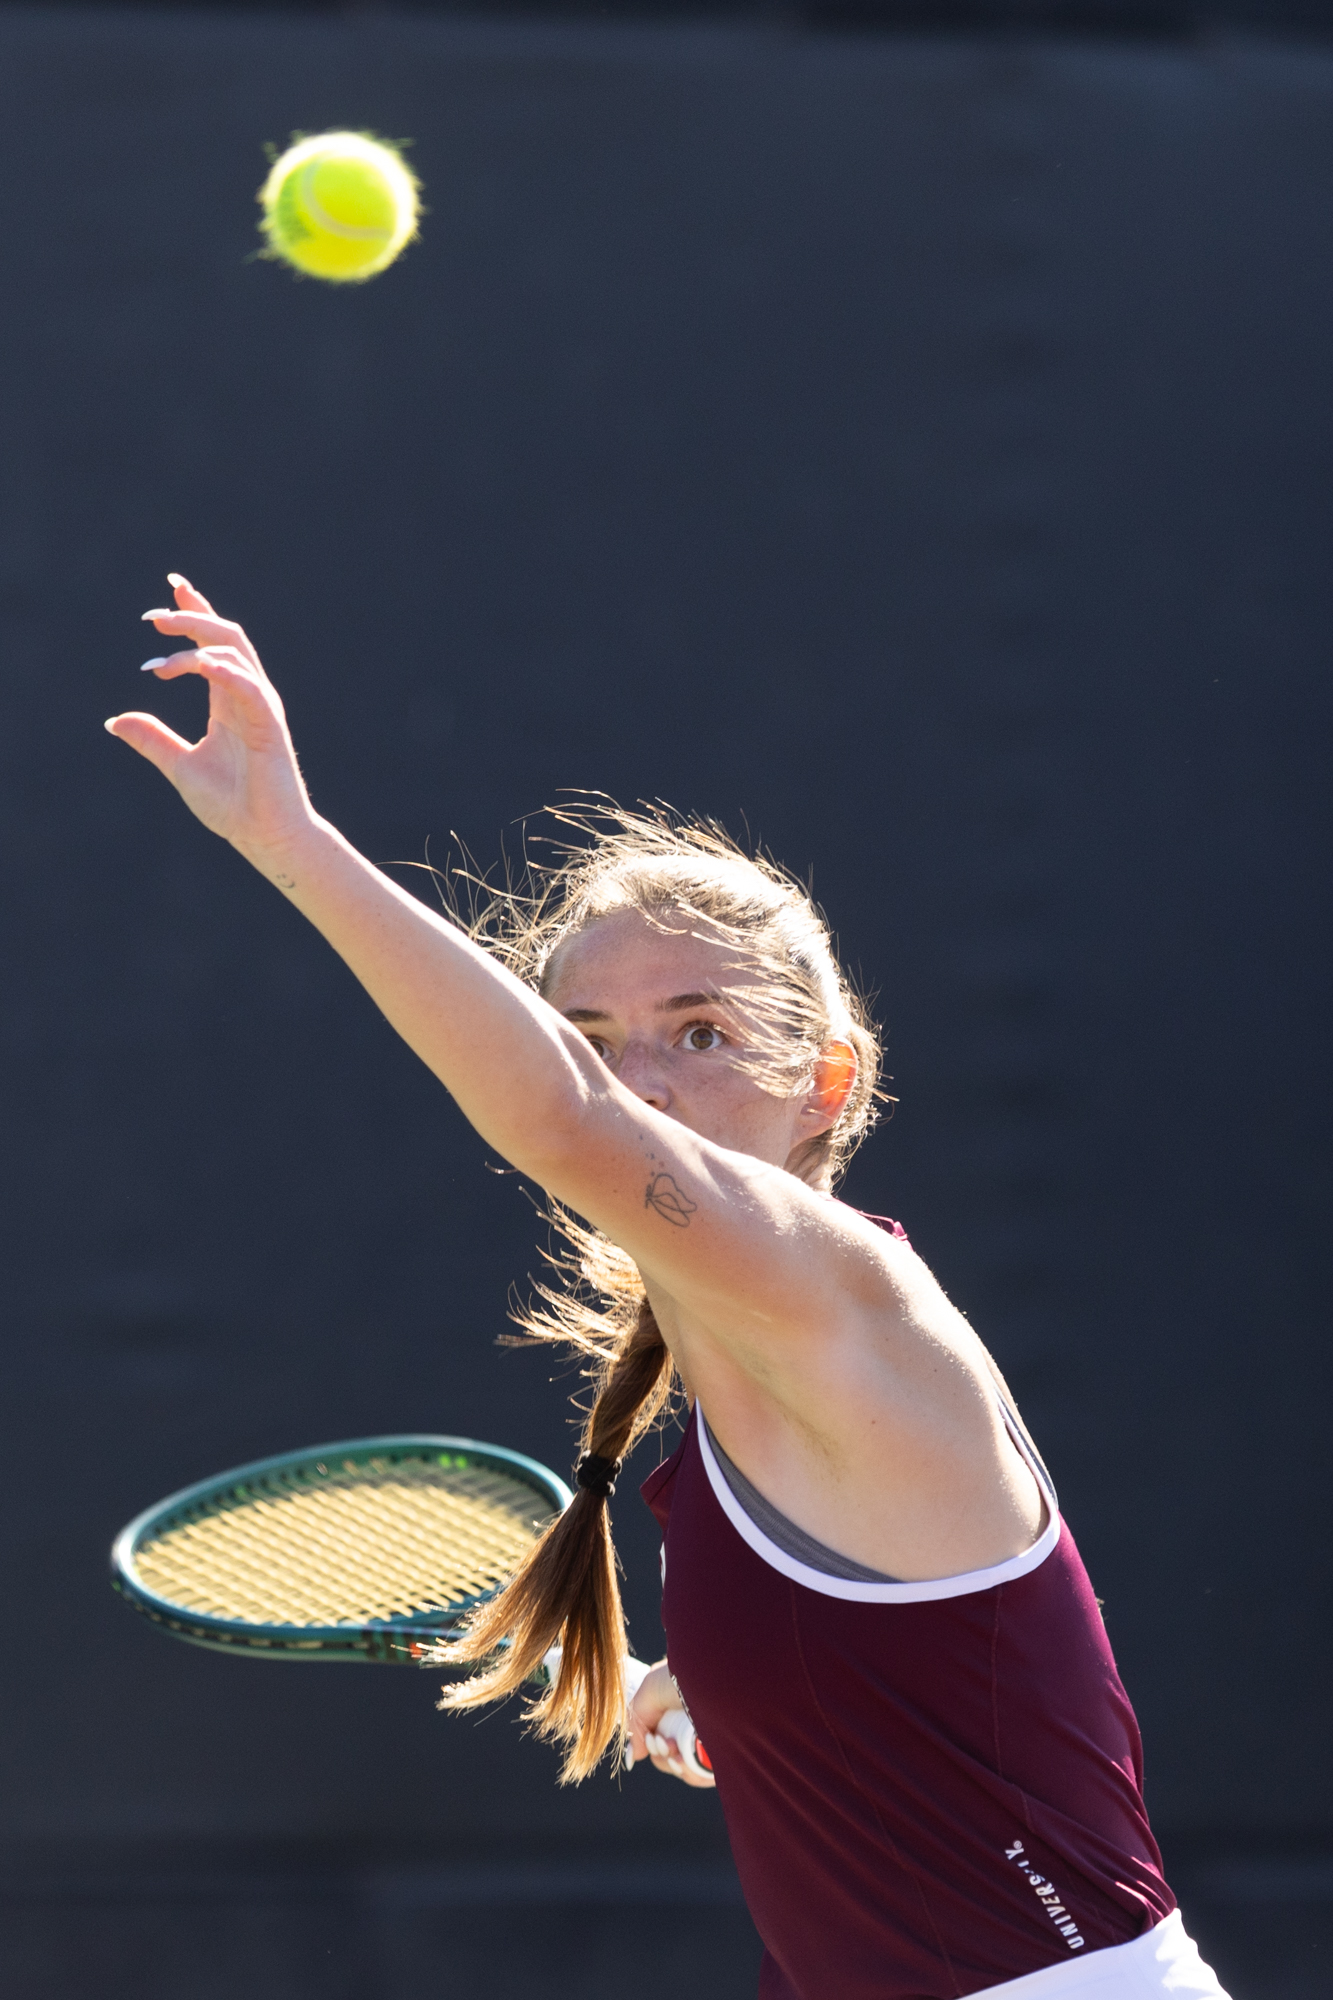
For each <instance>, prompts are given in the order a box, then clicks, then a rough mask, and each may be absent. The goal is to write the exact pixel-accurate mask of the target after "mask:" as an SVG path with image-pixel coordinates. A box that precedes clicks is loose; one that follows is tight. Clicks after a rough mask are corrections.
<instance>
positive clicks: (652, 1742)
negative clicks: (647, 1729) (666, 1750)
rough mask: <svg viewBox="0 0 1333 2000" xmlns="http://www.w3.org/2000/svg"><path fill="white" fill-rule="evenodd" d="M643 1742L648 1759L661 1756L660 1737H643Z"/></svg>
mask: <svg viewBox="0 0 1333 2000" xmlns="http://www.w3.org/2000/svg"><path fill="white" fill-rule="evenodd" d="M643 1740H644V1742H645V1744H646V1745H647V1746H648V1755H649V1756H650V1757H660V1756H661V1754H662V1739H661V1737H660V1736H645V1737H644V1739H643Z"/></svg>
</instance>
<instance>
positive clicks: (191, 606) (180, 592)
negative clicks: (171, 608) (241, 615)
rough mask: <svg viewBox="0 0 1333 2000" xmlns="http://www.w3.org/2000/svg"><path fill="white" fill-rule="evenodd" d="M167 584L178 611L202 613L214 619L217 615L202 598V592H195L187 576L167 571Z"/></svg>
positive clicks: (176, 571) (175, 571) (206, 600)
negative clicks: (174, 597) (171, 591)
mask: <svg viewBox="0 0 1333 2000" xmlns="http://www.w3.org/2000/svg"><path fill="white" fill-rule="evenodd" d="M167 582H168V583H169V584H170V585H171V587H172V589H173V590H174V591H175V593H176V609H177V610H178V611H203V612H206V613H207V614H208V616H209V617H210V618H216V616H217V613H216V612H215V611H214V609H213V607H212V605H211V604H210V603H209V601H208V599H207V598H206V597H205V596H204V593H203V591H202V590H196V589H195V587H194V585H193V584H192V583H191V582H190V579H189V577H188V576H182V575H181V574H180V572H179V570H174V569H173V570H168V572H167Z"/></svg>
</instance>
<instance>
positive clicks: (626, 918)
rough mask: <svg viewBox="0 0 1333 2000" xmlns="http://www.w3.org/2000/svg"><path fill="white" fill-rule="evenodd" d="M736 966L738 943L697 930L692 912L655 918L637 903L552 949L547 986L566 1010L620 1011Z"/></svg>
mask: <svg viewBox="0 0 1333 2000" xmlns="http://www.w3.org/2000/svg"><path fill="white" fill-rule="evenodd" d="M668 926H669V928H668ZM737 969H738V968H737V962H736V953H735V951H734V950H733V949H731V948H730V947H729V946H727V945H725V944H723V943H722V942H720V941H719V940H715V939H712V938H708V937H701V936H699V935H698V933H697V931H696V930H695V929H694V928H693V925H692V923H691V919H690V917H689V915H688V914H687V913H686V912H683V911H682V912H679V913H675V912H673V913H671V914H669V915H665V916H663V917H661V918H657V919H649V918H648V917H645V916H644V915H643V913H642V912H641V911H639V910H613V911H612V912H611V913H610V914H609V915H607V916H605V917H598V918H596V919H595V920H594V921H593V922H592V923H591V924H589V925H588V926H587V928H586V929H585V930H581V931H579V932H577V933H576V934H575V936H573V937H571V938H567V939H566V940H565V942H564V943H563V944H562V945H561V946H560V947H559V949H558V950H557V951H556V952H555V953H554V955H553V956H552V959H551V963H550V966H549V968H548V970H547V975H546V979H545V982H544V990H545V993H546V997H547V999H548V1000H549V1001H550V1002H551V1003H552V1005H553V1006H556V1007H559V1008H561V1009H562V1010H565V1011H567V1010H570V1009H573V1008H581V1007H588V1008H598V1009H600V1010H602V1011H605V1012H615V1011H617V1010H618V1009H619V1008H620V1007H624V1006H629V1005H633V1004H634V1003H635V1002H637V1001H640V1000H646V1001H647V1002H649V1003H650V1004H652V1003H655V1002H657V1001H658V1000H661V999H662V998H664V997H665V996H668V995H671V994H675V993H684V992H689V991H694V990H696V989H703V990H706V989H711V988H714V987H718V986H721V985H723V984H725V983H726V980H727V976H728V974H729V973H731V974H734V973H735V971H736V970H737Z"/></svg>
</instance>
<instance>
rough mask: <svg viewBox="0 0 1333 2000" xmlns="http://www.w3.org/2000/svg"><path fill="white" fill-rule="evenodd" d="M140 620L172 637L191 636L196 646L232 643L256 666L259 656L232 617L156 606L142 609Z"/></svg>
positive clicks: (213, 612) (185, 637)
mask: <svg viewBox="0 0 1333 2000" xmlns="http://www.w3.org/2000/svg"><path fill="white" fill-rule="evenodd" d="M143 622H144V623H145V624H146V625H155V626H156V627H157V629H158V631H159V632H165V633H167V634H168V635H169V636H170V637H172V638H175V637H178V636H179V637H180V638H182V639H193V641H194V643H195V644H196V646H234V647H236V649H237V650H238V651H239V652H241V653H243V654H244V656H245V658H246V659H247V660H248V661H249V662H250V664H251V666H254V667H258V666H259V655H258V653H257V652H256V651H255V649H254V647H253V646H252V645H251V644H250V641H249V640H248V639H247V638H246V636H245V632H244V630H243V629H242V627H241V626H239V625H238V624H237V623H236V622H235V620H234V619H231V618H219V617H218V615H217V613H216V612H215V611H186V610H180V611H173V610H171V609H170V608H168V607H165V606H162V605H159V606H158V608H157V609H156V610H155V611H145V612H144V614H143ZM260 671H261V672H262V671H263V669H262V668H260Z"/></svg>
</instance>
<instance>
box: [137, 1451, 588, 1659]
mask: <svg viewBox="0 0 1333 2000" xmlns="http://www.w3.org/2000/svg"><path fill="white" fill-rule="evenodd" d="M572 1498H573V1495H572V1493H571V1492H570V1489H569V1488H568V1486H566V1484H565V1482H564V1481H563V1480H562V1479H559V1478H557V1476H556V1474H555V1473H554V1472H551V1471H548V1469H547V1468H546V1466H544V1465H539V1464H538V1463H537V1461H536V1460H535V1459H531V1458H524V1457H523V1456H522V1454H521V1453H519V1452H516V1451H505V1450H504V1449H503V1448H502V1447H501V1446H499V1445H489V1444H477V1443H474V1441H473V1440H472V1439H471V1438H456V1437H434V1436H428V1435H411V1436H405V1437H370V1438H354V1439H352V1440H351V1441H350V1442H349V1443H345V1444H326V1445H319V1446H317V1447H316V1448H315V1449H313V1450H310V1451H297V1452H286V1453H284V1454H283V1455H282V1456H281V1457H279V1458H263V1459H259V1460H257V1461H256V1462H255V1463H254V1464H252V1465H242V1466H238V1467H237V1468H236V1469H235V1470H234V1471H232V1472H224V1473H220V1474H219V1475H218V1476H217V1477H216V1478H214V1479H205V1480H202V1481H200V1483H199V1484H198V1485H197V1486H187V1487H186V1488H185V1489H184V1491H183V1492H180V1493H173V1494H172V1495H171V1496H170V1497H169V1498H168V1499H166V1500H161V1501H159V1502H158V1504H157V1505H156V1506H155V1507H150V1508H148V1510H147V1512H146V1513H143V1514H140V1515H139V1516H138V1518H137V1519H136V1520H133V1521H131V1522H130V1524H129V1526H128V1527H127V1528H125V1529H123V1530H122V1531H121V1533H120V1534H119V1535H118V1536H117V1537H116V1540H115V1544H114V1546H113V1548H112V1552H111V1579H112V1583H113V1585H114V1587H115V1589H116V1590H118V1591H119V1592H120V1594H121V1596H122V1597H124V1598H125V1599H126V1601H127V1602H128V1603H130V1604H132V1605H133V1606H134V1608H135V1610H136V1611H140V1612H142V1613H143V1615H144V1616H145V1617H146V1618H149V1619H151V1620H152V1622H153V1623H154V1624H155V1625H157V1627H158V1628H159V1630H161V1631H164V1632H168V1633H170V1634H171V1635H172V1636H173V1637H174V1638H177V1639H184V1640H187V1641H188V1642H189V1643H190V1644H191V1645H194V1646H207V1647H210V1648H212V1649H213V1650H214V1651H217V1652H226V1653H234V1654H239V1655H243V1656H245V1657H248V1658H250V1659H263V1660H345V1661H351V1662H370V1663H375V1664H380V1665H390V1666H414V1665H421V1664H423V1655H424V1654H426V1653H428V1652H429V1651H430V1650H431V1648H432V1647H433V1646H435V1645H436V1644H437V1643H438V1642H439V1641H440V1640H441V1639H446V1638H449V1637H451V1636H453V1634H454V1633H455V1632H456V1630H457V1627H458V1624H459V1621H460V1620H461V1619H463V1618H465V1617H466V1616H467V1614H468V1613H469V1612H470V1611H473V1610H475V1609H476V1607H477V1606H478V1605H479V1604H482V1603H484V1602H485V1600H486V1599H487V1598H488V1597H491V1596H493V1595H494V1594H495V1592H496V1591H497V1590H499V1589H500V1588H501V1586H502V1585H503V1584H504V1583H505V1582H506V1580H507V1579H508V1578H509V1577H510V1576H511V1575H512V1574H513V1572H514V1570H515V1569H516V1568H517V1567H518V1565H519V1563H520V1562H521V1561H522V1560H523V1557H524V1556H525V1555H526V1554H527V1552H528V1550H529V1549H530V1548H531V1547H532V1544H533V1542H534V1541H535V1540H536V1539H537V1537H538V1535H540V1534H541V1532H542V1530H543V1529H544V1528H545V1527H547V1525H548V1524H549V1523H550V1522H551V1521H552V1520H553V1519H554V1518H555V1516H556V1515H557V1514H560V1513H561V1512H563V1510H564V1509H565V1508H566V1507H567V1506H568V1505H569V1503H570V1500H571V1499H572ZM436 1671H439V1668H438V1666H437V1668H436Z"/></svg>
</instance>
